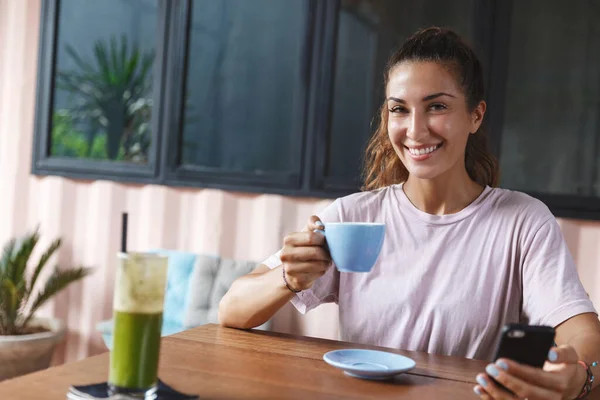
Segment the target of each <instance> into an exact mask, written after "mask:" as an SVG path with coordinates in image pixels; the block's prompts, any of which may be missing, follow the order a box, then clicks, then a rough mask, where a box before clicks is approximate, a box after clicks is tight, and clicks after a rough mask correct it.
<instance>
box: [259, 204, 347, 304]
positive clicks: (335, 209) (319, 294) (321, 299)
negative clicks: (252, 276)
mask: <svg viewBox="0 0 600 400" xmlns="http://www.w3.org/2000/svg"><path fill="white" fill-rule="evenodd" d="M338 203H339V200H335V201H334V202H333V203H331V204H330V205H329V206H327V207H326V208H325V209H324V210H323V211H322V212H320V213H318V214H317V216H318V217H319V218H320V219H321V221H323V222H325V223H327V222H342V220H341V215H340V210H339V204H338ZM280 254H281V250H279V251H278V252H277V253H275V254H273V255H272V256H270V257H269V258H267V259H266V260H265V261H264V262H263V264H264V265H266V266H267V267H269V268H271V269H273V268H277V267H279V266H280V265H281V259H280V258H279V255H280ZM282 279H283V278H282ZM339 281H340V273H339V272H338V270H337V268H335V266H333V265H332V266H331V267H330V268H329V269H328V270H327V272H326V273H325V274H324V275H323V276H322V277H320V278H319V279H317V280H316V281H315V283H314V284H313V285H312V287H311V288H310V289H307V290H303V291H302V292H300V293H297V294H296V296H294V297H293V298H292V300H291V303H292V304H293V305H294V307H296V309H297V310H298V311H300V312H301V313H302V314H305V313H306V312H308V311H310V310H312V309H313V308H315V307H317V306H319V305H321V304H323V303H332V302H335V303H337V302H338V292H339Z"/></svg>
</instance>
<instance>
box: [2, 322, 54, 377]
mask: <svg viewBox="0 0 600 400" xmlns="http://www.w3.org/2000/svg"><path fill="white" fill-rule="evenodd" d="M31 324H32V325H41V326H43V327H46V328H48V329H49V331H48V332H42V333H32V334H30V335H15V336H0V381H2V380H4V379H9V378H13V377H16V376H19V375H25V374H28V373H31V372H35V371H39V370H41V369H45V368H48V367H49V366H50V361H51V360H52V355H53V354H54V349H55V348H56V345H57V344H58V343H59V342H60V341H61V340H62V339H63V337H64V335H65V326H64V324H63V323H62V322H61V321H59V320H57V319H51V318H34V319H32V321H31Z"/></svg>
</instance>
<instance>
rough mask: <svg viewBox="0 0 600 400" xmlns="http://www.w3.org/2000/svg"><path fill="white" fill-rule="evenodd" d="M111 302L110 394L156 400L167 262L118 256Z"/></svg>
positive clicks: (146, 256)
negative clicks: (112, 320) (112, 326)
mask: <svg viewBox="0 0 600 400" xmlns="http://www.w3.org/2000/svg"><path fill="white" fill-rule="evenodd" d="M117 258H118V265H117V277H116V281H115V292H114V301H113V318H114V328H113V347H112V351H111V354H110V372H109V377H108V386H109V390H110V392H111V395H112V394H126V395H129V396H133V397H138V398H146V399H153V398H155V393H156V386H157V373H158V358H159V354H160V332H161V328H162V313H163V303H164V297H165V288H166V284H167V266H168V257H167V256H163V255H159V254H154V253H118V257H117Z"/></svg>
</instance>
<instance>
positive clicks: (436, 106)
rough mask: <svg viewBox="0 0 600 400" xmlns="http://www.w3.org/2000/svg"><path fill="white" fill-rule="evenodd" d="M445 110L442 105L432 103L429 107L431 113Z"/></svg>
mask: <svg viewBox="0 0 600 400" xmlns="http://www.w3.org/2000/svg"><path fill="white" fill-rule="evenodd" d="M447 108H448V107H446V105H445V104H442V103H433V104H431V105H430V106H429V109H430V110H433V111H442V110H446V109H447Z"/></svg>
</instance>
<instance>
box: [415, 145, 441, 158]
mask: <svg viewBox="0 0 600 400" xmlns="http://www.w3.org/2000/svg"><path fill="white" fill-rule="evenodd" d="M441 146H442V144H441V143H440V144H436V145H434V146H430V147H424V148H420V149H413V148H412V147H407V149H408V151H409V152H410V154H412V155H413V156H421V155H424V154H430V153H433V152H434V151H436V150H437V149H439V148H440V147H441Z"/></svg>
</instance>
